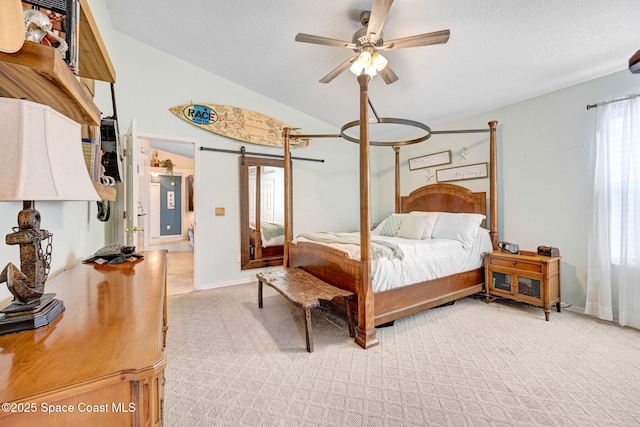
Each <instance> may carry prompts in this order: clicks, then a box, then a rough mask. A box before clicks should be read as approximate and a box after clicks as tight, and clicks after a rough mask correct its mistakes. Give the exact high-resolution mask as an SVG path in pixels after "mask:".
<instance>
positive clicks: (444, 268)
mask: <svg viewBox="0 0 640 427" xmlns="http://www.w3.org/2000/svg"><path fill="white" fill-rule="evenodd" d="M353 234H358V233H353ZM371 239H374V240H385V241H389V242H393V243H395V244H396V245H398V246H400V248H401V249H402V251H403V252H404V259H403V260H398V259H393V260H392V259H388V258H380V259H377V260H374V261H372V263H371V274H372V277H371V282H372V285H373V291H374V292H383V291H388V290H391V289H395V288H399V287H402V286H407V285H412V284H414V283H419V282H424V281H426V280H433V279H437V278H440V277H446V276H451V275H452V274H457V273H463V272H465V271H471V270H474V269H476V268H480V267H481V266H482V263H483V260H484V253H485V252H491V251H492V250H493V247H492V245H491V239H490V238H489V230H486V229H484V228H482V227H479V228H478V233H477V235H476V239H475V241H474V243H473V246H472V247H471V248H469V249H465V248H464V247H463V246H462V243H460V242H459V241H457V240H450V239H426V240H410V239H403V238H401V237H385V236H380V235H375V236H371ZM305 240H306V239H304V238H298V239H296V241H305ZM316 244H319V245H323V244H324V243H316ZM332 246H334V247H335V248H337V249H340V250H342V251H344V252H346V253H347V255H348V256H349V257H350V258H353V259H357V260H359V259H360V246H359V245H347V244H335V245H332Z"/></svg>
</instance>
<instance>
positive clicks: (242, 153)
mask: <svg viewBox="0 0 640 427" xmlns="http://www.w3.org/2000/svg"><path fill="white" fill-rule="evenodd" d="M200 151H216V152H218V153H231V154H240V155H241V156H243V157H244V156H245V154H247V155H254V156H263V157H276V158H278V159H284V156H283V155H280V154H267V153H253V152H250V151H245V148H244V145H243V146H242V147H241V148H240V150H238V151H235V150H224V149H222V148H209V147H200ZM291 159H293V160H304V161H307V162H320V163H324V159H310V158H307V157H293V156H292V157H291Z"/></svg>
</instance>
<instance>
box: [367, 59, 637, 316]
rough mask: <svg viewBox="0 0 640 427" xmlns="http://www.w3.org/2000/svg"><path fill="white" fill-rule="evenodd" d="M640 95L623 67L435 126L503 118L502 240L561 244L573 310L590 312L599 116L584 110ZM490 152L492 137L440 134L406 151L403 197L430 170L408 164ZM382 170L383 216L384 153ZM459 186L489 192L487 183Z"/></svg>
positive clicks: (388, 200) (385, 196) (470, 125)
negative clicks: (440, 155)
mask: <svg viewBox="0 0 640 427" xmlns="http://www.w3.org/2000/svg"><path fill="white" fill-rule="evenodd" d="M638 91H640V76H637V75H632V74H631V73H629V71H627V70H624V71H620V72H618V73H615V74H611V75H609V76H605V77H602V78H599V79H595V80H592V81H589V82H586V83H582V84H579V85H576V86H572V87H570V88H567V89H563V90H559V91H556V92H553V93H550V94H547V95H544V96H540V97H537V98H534V99H530V100H527V101H524V102H520V103H517V104H514V105H511V106H508V107H505V108H502V109H499V110H495V111H491V112H488V113H485V114H481V115H478V116H475V117H471V118H468V119H466V120H462V121H459V122H455V123H451V124H449V125H445V126H441V127H440V128H438V129H437V130H440V129H442V130H444V129H477V128H483V127H484V128H486V127H487V122H488V121H490V120H498V121H499V124H498V132H497V136H498V182H499V184H498V188H499V193H500V197H499V232H500V239H501V240H507V241H510V242H515V243H518V244H520V248H521V249H525V250H536V248H537V247H538V246H539V245H549V246H555V247H558V248H559V249H560V255H561V256H562V264H561V269H562V271H561V274H562V276H561V280H562V300H563V301H564V302H567V303H568V304H572V305H573V306H574V307H578V308H584V305H585V299H586V283H587V281H586V272H587V230H588V225H589V218H590V210H591V205H590V184H591V171H590V158H589V156H590V150H591V144H592V133H593V126H594V118H595V112H594V111H593V110H591V111H587V110H586V106H587V104H592V103H595V102H598V101H603V100H606V99H610V98H616V97H619V96H624V95H627V94H630V93H634V92H638ZM462 147H467V148H468V149H469V150H470V152H471V153H470V155H469V156H468V157H467V160H466V161H461V160H460V159H459V158H458V156H457V155H456V153H457V152H458V151H459V150H460V149H461V148H462ZM488 147H489V146H488V137H487V136H482V135H475V134H470V135H435V136H433V137H432V138H431V139H430V140H428V141H426V142H424V143H422V144H418V145H415V146H412V147H407V148H403V149H402V159H403V171H402V180H403V184H402V194H403V195H405V194H407V193H408V192H409V191H411V190H413V189H415V188H417V187H419V186H421V185H425V184H426V181H425V179H424V177H425V172H424V169H421V170H417V171H409V170H408V166H407V159H409V158H411V157H417V156H420V155H424V154H429V153H436V152H439V151H443V150H448V149H451V150H452V151H453V158H454V164H453V165H452V166H456V165H461V164H471V163H477V162H483V161H488V149H489V148H488ZM389 150H390V149H389ZM378 166H379V178H380V182H379V183H378V185H379V203H380V209H379V216H380V217H384V216H385V215H386V214H388V213H389V212H391V211H393V153H386V155H384V156H383V155H379V156H378ZM441 167H447V166H441ZM435 169H436V168H432V170H435ZM459 183H460V184H462V185H465V184H468V185H466V186H468V187H469V188H471V189H473V190H474V191H488V180H487V179H481V180H470V181H461V182H459ZM390 195H391V196H390Z"/></svg>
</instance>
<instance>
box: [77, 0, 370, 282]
mask: <svg viewBox="0 0 640 427" xmlns="http://www.w3.org/2000/svg"><path fill="white" fill-rule="evenodd" d="M89 3H90V6H91V8H92V11H93V14H94V16H95V18H96V21H97V23H98V25H99V28H100V31H101V33H102V36H103V38H104V40H105V44H106V46H107V47H108V50H109V54H110V56H111V59H112V61H113V63H114V66H115V68H116V73H117V83H116V100H117V110H118V119H119V122H120V129H121V131H123V130H124V129H126V128H127V127H128V124H129V121H130V120H131V118H136V119H137V123H138V131H139V132H141V133H142V132H144V133H152V134H160V135H166V136H183V137H190V138H196V139H198V140H199V141H200V145H201V146H203V147H212V148H222V149H228V150H239V149H240V147H241V146H242V145H244V146H246V148H247V151H256V152H264V153H275V154H281V153H282V151H281V150H280V149H275V148H269V147H263V146H258V145H252V144H247V143H241V142H238V141H234V140H231V139H228V138H224V137H221V136H218V135H216V134H213V133H210V132H206V131H204V130H202V129H199V128H198V127H196V126H193V125H191V124H189V123H187V122H185V121H183V120H181V119H179V118H177V117H175V116H174V115H173V114H171V113H170V112H169V108H170V107H173V106H176V105H181V104H187V103H189V102H190V101H193V102H200V103H219V104H226V105H232V106H237V107H241V108H246V109H249V110H253V111H258V112H260V113H263V114H266V115H269V116H272V117H275V118H277V119H279V120H282V121H283V122H285V123H288V124H290V125H292V126H293V127H300V128H302V130H303V131H304V132H306V133H338V130H337V129H335V128H334V127H332V126H329V125H327V124H326V123H323V122H320V121H318V120H316V119H313V118H312V117H309V116H307V115H305V114H302V113H300V112H298V111H296V110H293V109H291V108H289V107H287V106H285V105H282V104H280V103H278V102H275V101H273V100H271V99H269V98H266V97H264V96H262V95H259V94H257V93H255V92H252V91H250V90H248V89H246V88H243V87H241V86H239V85H236V84H234V83H231V82H229V81H227V80H224V79H222V78H220V77H217V76H215V75H213V74H211V73H208V72H206V71H204V70H202V69H200V68H198V67H195V66H193V65H190V64H187V63H186V62H184V61H182V60H180V59H177V58H175V57H172V56H169V55H167V54H165V53H162V52H160V51H158V50H156V49H153V48H151V47H149V46H147V45H145V44H143V43H140V42H138V41H136V40H134V39H132V38H130V37H127V36H125V35H123V34H121V33H119V32H117V31H114V30H113V29H112V26H111V22H110V19H109V15H108V10H107V8H106V6H105V4H104V1H103V0H90V1H89ZM203 54H204V55H215V51H211V52H203ZM220 60H221V61H230V60H233V58H220ZM96 90H97V93H98V94H97V96H98V97H99V98H100V99H102V100H104V102H105V103H106V102H107V101H108V105H109V104H110V99H111V98H110V92H109V86H108V85H106V84H99V85H98V87H97V89H96ZM357 94H358V87H357V84H355V82H354V91H353V94H352V95H353V96H357ZM102 111H103V113H104V114H105V115H110V114H111V108H110V107H109V108H106V109H103V110H102ZM196 149H199V147H196ZM293 155H294V156H302V157H311V158H319V159H324V160H325V162H324V163H313V162H303V161H294V185H293V187H294V234H298V233H302V232H307V231H317V230H322V229H330V230H355V229H357V227H358V224H359V203H358V197H357V194H358V188H359V183H358V180H359V173H358V147H357V145H356V144H352V143H349V142H346V141H343V140H339V139H333V140H328V139H325V140H319V141H312V142H311V144H310V146H309V147H308V148H305V149H295V150H293ZM195 182H196V186H195V196H196V210H197V212H196V221H197V224H196V233H197V234H196V236H197V238H196V251H195V254H196V257H197V259H196V262H197V263H198V264H199V266H200V278H199V283H196V288H197V289H202V288H207V287H212V286H219V285H224V284H232V283H239V282H242V281H246V280H247V279H253V278H255V273H256V271H255V270H249V271H241V270H240V264H239V262H238V255H239V253H240V228H239V227H240V218H239V208H240V200H239V170H238V156H236V155H232V154H223V153H214V152H206V151H203V152H200V155H199V156H196V162H195ZM216 207H224V208H226V215H225V216H218V217H216V216H215V208H216ZM196 280H198V279H196Z"/></svg>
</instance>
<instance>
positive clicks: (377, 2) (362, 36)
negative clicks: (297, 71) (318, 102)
mask: <svg viewBox="0 0 640 427" xmlns="http://www.w3.org/2000/svg"><path fill="white" fill-rule="evenodd" d="M392 4H393V0H374V2H373V7H372V9H371V12H369V11H365V12H362V14H361V16H360V23H361V24H362V26H363V27H364V28H361V29H359V30H358V31H356V32H355V34H354V35H353V39H352V41H351V42H346V41H342V40H336V39H331V38H327V37H320V36H314V35H311V34H304V33H298V35H296V41H297V42H303V43H313V44H320V45H324V46H333V47H343V48H347V49H353V50H354V51H355V52H356V53H357V54H358V55H356V56H354V57H351V58H349V59H347V60H346V61H345V62H343V63H342V64H340V65H338V66H337V67H336V68H335V69H333V70H332V71H331V72H330V73H329V74H327V75H326V76H324V77H323V78H322V79H320V83H329V82H330V81H331V80H333V79H334V78H336V77H337V76H338V75H339V74H340V73H342V72H343V71H345V70H346V69H347V68H349V69H350V70H351V72H353V73H354V74H356V75H360V74H361V73H363V72H364V73H366V74H369V75H370V76H372V77H373V76H375V75H376V74H377V73H380V76H382V79H383V80H384V81H385V83H387V84H391V83H393V82H395V81H396V80H398V76H397V75H396V73H394V72H393V70H392V69H391V67H389V66H387V60H386V58H384V57H383V56H382V55H381V54H380V51H383V50H398V49H404V48H408V47H418V46H428V45H433V44H444V43H446V42H447V41H448V40H449V30H442V31H436V32H433V33H426V34H417V35H415V36H409V37H403V38H399V39H395V40H388V41H385V40H384V39H383V34H382V26H383V25H384V22H385V21H386V19H387V15H388V14H389V9H391V5H392Z"/></svg>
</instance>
